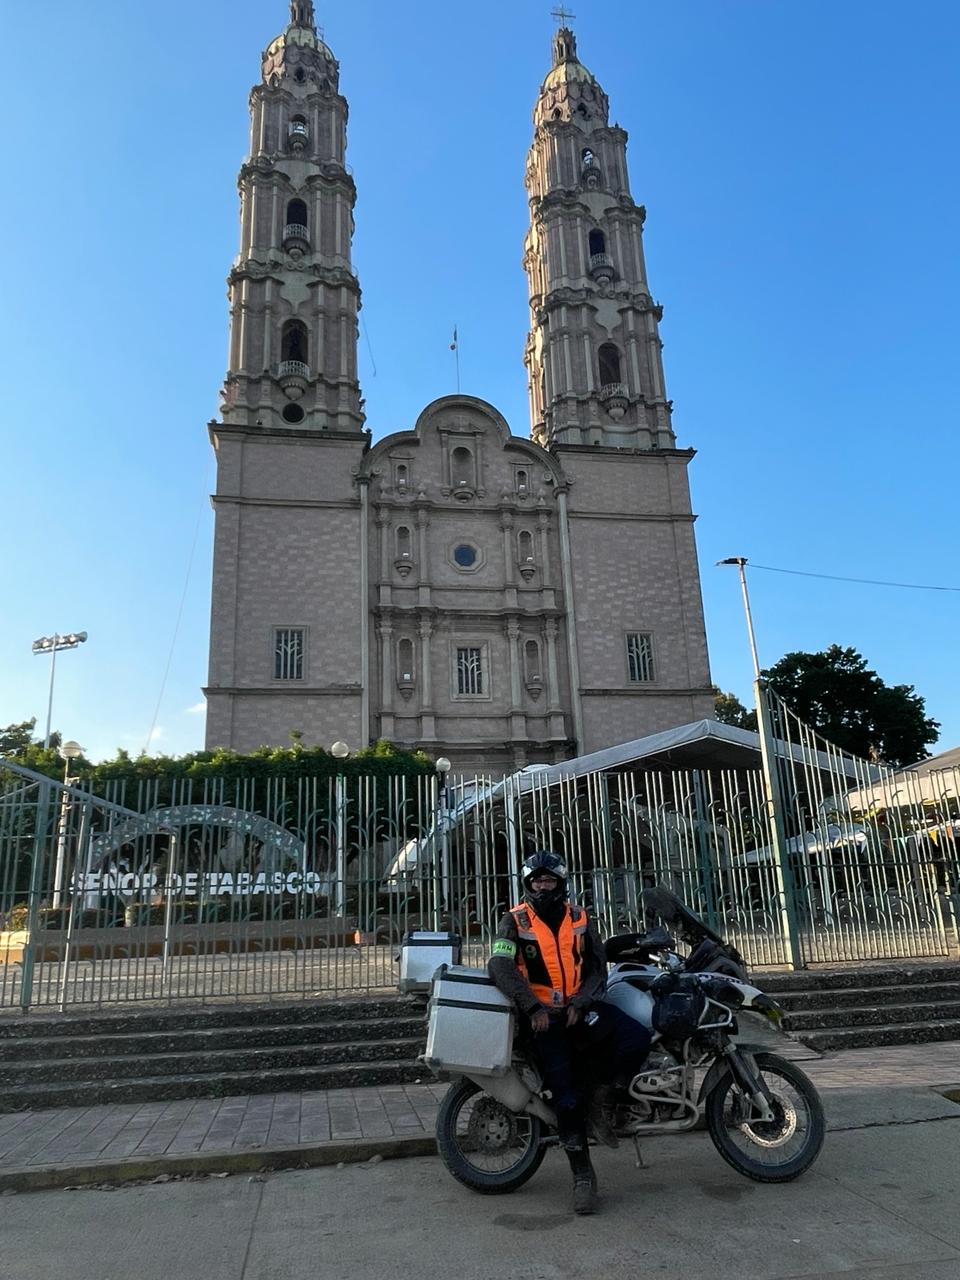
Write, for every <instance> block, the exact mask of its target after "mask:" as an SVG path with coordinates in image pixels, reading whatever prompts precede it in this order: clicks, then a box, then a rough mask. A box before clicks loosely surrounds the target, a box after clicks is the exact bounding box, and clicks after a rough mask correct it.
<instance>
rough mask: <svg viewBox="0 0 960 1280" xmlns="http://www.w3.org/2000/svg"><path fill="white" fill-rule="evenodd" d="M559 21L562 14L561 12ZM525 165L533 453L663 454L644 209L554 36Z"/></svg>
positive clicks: (581, 75) (571, 53) (570, 41)
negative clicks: (587, 449)
mask: <svg viewBox="0 0 960 1280" xmlns="http://www.w3.org/2000/svg"><path fill="white" fill-rule="evenodd" d="M559 16H560V17H561V18H563V17H565V16H566V15H565V14H564V13H563V11H562V10H561V11H560V15H559ZM533 121H534V137H533V145H532V146H531V148H530V151H529V154H528V157H527V172H526V187H527V193H528V196H529V201H530V230H529V232H528V234H527V238H526V243H525V246H524V267H525V269H526V272H527V278H528V283H529V293H530V333H529V336H528V339H527V346H526V353H525V363H526V366H527V370H528V374H529V387H530V414H531V432H532V435H533V438H534V439H535V440H536V441H538V442H539V443H540V444H543V445H552V444H568V445H598V444H599V445H606V446H612V447H620V448H631V449H664V448H667V449H669V448H673V447H674V435H673V430H672V427H671V425H670V402H669V401H668V400H667V399H666V392H665V389H664V381H663V366H662V363H661V358H660V349H661V345H662V344H661V342H660V337H659V333H658V329H657V324H658V321H659V320H660V318H661V315H662V310H661V308H660V307H659V306H657V305H656V304H655V303H654V301H653V299H652V298H651V296H650V292H649V287H648V284H647V272H646V265H645V263H644V257H643V221H644V217H645V216H646V211H645V209H644V208H643V206H642V205H637V204H635V203H634V201H633V198H632V197H631V195H630V181H629V178H628V176H627V135H626V132H625V131H624V130H623V129H621V128H620V126H619V125H616V124H614V125H611V124H610V123H609V103H608V100H607V95H606V94H605V93H604V91H603V89H602V88H601V87H600V85H599V83H598V82H597V80H596V78H595V77H594V76H593V75H592V74H591V73H590V72H589V71H588V70H587V68H586V67H585V66H584V65H583V63H582V62H581V61H580V60H579V57H578V56H577V42H576V37H575V36H574V34H573V32H572V31H571V30H570V29H569V27H566V26H561V27H560V29H559V31H558V32H557V34H556V36H555V38H554V41H553V67H552V69H551V70H550V72H549V74H548V75H547V77H546V79H545V80H544V81H543V84H542V85H541V87H540V96H539V98H538V99H537V104H536V107H535V108H534V113H533Z"/></svg>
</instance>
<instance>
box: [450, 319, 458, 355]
mask: <svg viewBox="0 0 960 1280" xmlns="http://www.w3.org/2000/svg"><path fill="white" fill-rule="evenodd" d="M456 349H457V326H456V325H454V326H453V341H452V342H451V343H450V350H451V351H456Z"/></svg>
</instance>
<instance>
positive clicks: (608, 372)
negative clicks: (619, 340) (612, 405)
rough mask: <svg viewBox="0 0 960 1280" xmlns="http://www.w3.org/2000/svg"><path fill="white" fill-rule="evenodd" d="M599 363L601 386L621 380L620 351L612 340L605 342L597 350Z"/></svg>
mask: <svg viewBox="0 0 960 1280" xmlns="http://www.w3.org/2000/svg"><path fill="white" fill-rule="evenodd" d="M597 363H598V365H599V367H600V385H601V387H606V386H609V385H610V383H611V382H619V381H620V352H619V351H618V350H617V348H616V347H615V346H614V345H613V343H612V342H605V343H604V344H603V346H602V347H601V348H600V350H599V351H598V352H597Z"/></svg>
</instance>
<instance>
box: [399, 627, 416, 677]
mask: <svg viewBox="0 0 960 1280" xmlns="http://www.w3.org/2000/svg"><path fill="white" fill-rule="evenodd" d="M413 678H414V670H413V641H412V640H410V639H408V638H407V637H406V636H404V637H403V638H402V639H401V640H398V641H397V680H398V682H399V683H400V684H413Z"/></svg>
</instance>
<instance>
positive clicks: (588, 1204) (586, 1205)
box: [566, 1137, 599, 1214]
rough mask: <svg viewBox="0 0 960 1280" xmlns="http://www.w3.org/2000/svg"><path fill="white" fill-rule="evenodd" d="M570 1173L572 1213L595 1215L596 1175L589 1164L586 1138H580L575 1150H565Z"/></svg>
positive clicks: (596, 1206)
mask: <svg viewBox="0 0 960 1280" xmlns="http://www.w3.org/2000/svg"><path fill="white" fill-rule="evenodd" d="M566 1152H567V1159H568V1160H569V1161H570V1171H571V1172H572V1174H573V1212H574V1213H577V1214H586V1213H596V1212H597V1208H598V1207H599V1206H598V1201H597V1175H596V1172H595V1171H594V1168H593V1165H592V1164H591V1162H590V1150H589V1148H588V1147H587V1143H586V1138H585V1137H584V1138H582V1139H581V1141H580V1145H579V1146H578V1147H577V1148H576V1149H572V1148H570V1147H567V1148H566Z"/></svg>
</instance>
